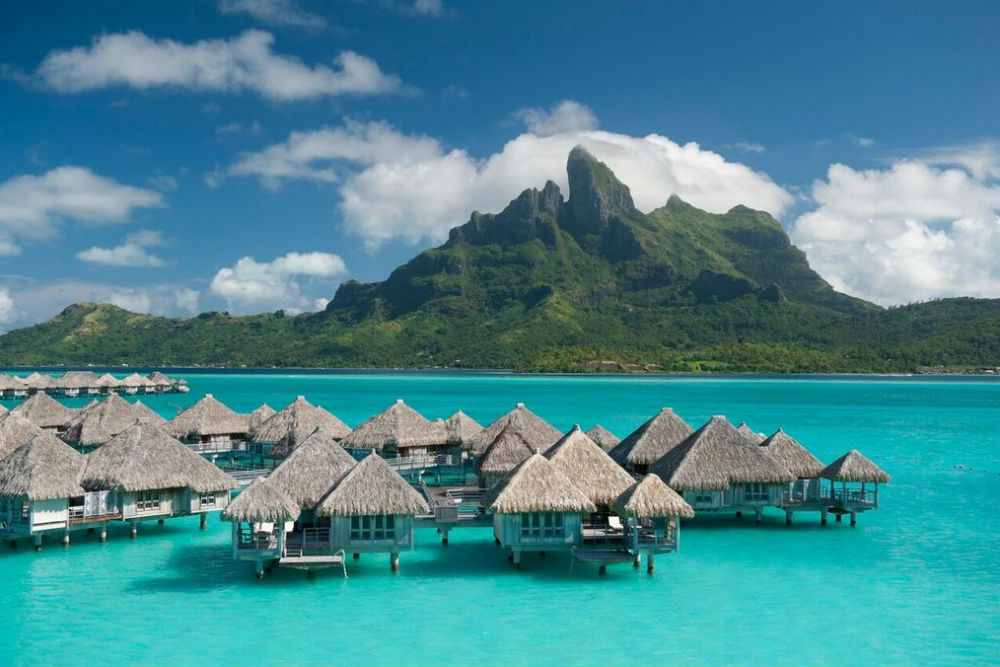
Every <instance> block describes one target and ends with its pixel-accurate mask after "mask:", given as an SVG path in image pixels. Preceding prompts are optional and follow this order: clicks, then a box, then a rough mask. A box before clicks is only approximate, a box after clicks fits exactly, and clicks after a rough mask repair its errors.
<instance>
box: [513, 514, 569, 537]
mask: <svg viewBox="0 0 1000 667" xmlns="http://www.w3.org/2000/svg"><path fill="white" fill-rule="evenodd" d="M565 534H566V530H565V525H564V523H563V515H562V513H560V512H533V513H531V514H522V515H521V537H530V538H546V537H563V536H564V535H565Z"/></svg>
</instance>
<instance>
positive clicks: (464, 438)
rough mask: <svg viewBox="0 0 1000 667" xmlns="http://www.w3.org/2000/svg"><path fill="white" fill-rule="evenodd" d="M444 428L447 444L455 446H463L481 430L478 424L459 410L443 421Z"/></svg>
mask: <svg viewBox="0 0 1000 667" xmlns="http://www.w3.org/2000/svg"><path fill="white" fill-rule="evenodd" d="M444 428H445V434H446V437H447V439H448V444H449V445H456V446H464V445H465V444H466V443H467V442H468V441H469V440H470V439H471V438H472V437H474V436H475V435H476V434H477V433H479V432H480V431H482V430H483V427H482V426H481V425H480V424H479V422H477V421H476V420H475V419H473V418H472V417H470V416H469V415H467V414H465V413H464V412H462V411H461V410H459V411H458V412H456V413H455V414H453V415H452V416H451V417H448V418H447V419H445V420H444Z"/></svg>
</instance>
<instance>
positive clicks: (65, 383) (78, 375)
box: [56, 371, 97, 389]
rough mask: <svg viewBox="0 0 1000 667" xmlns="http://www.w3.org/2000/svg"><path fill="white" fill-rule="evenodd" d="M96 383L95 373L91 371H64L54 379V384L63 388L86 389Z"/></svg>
mask: <svg viewBox="0 0 1000 667" xmlns="http://www.w3.org/2000/svg"><path fill="white" fill-rule="evenodd" d="M96 384H97V373H94V372H92V371H66V372H65V373H63V376H62V377H61V378H59V379H58V380H56V386H57V387H61V388H63V389H87V388H88V387H93V386H95V385H96Z"/></svg>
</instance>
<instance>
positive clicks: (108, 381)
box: [94, 373, 122, 387]
mask: <svg viewBox="0 0 1000 667" xmlns="http://www.w3.org/2000/svg"><path fill="white" fill-rule="evenodd" d="M94 386H95V387H120V386H122V381H121V380H119V379H118V378H116V377H115V376H114V375H112V374H111V373H105V374H104V375H102V376H101V377H99V378H97V382H95V383H94Z"/></svg>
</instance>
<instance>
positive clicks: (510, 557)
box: [507, 549, 514, 564]
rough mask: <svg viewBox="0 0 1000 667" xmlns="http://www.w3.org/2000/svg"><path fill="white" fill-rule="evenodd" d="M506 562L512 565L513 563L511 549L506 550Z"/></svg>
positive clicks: (512, 551)
mask: <svg viewBox="0 0 1000 667" xmlns="http://www.w3.org/2000/svg"><path fill="white" fill-rule="evenodd" d="M507 562H508V563H511V564H513V562H514V550H513V549H508V550H507Z"/></svg>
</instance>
